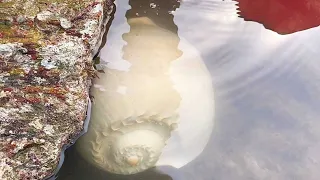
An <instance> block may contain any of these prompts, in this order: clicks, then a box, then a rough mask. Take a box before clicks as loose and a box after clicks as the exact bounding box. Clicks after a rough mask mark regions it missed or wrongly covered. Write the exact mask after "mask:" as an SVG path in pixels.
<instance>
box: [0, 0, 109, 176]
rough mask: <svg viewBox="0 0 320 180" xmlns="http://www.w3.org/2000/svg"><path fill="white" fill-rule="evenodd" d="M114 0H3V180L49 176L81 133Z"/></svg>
mask: <svg viewBox="0 0 320 180" xmlns="http://www.w3.org/2000/svg"><path fill="white" fill-rule="evenodd" d="M113 7H114V5H113V2H112V1H111V0H55V1H53V0H0V179H1V180H11V179H12V180H13V179H14V180H16V179H44V178H48V177H50V176H52V175H53V174H54V172H55V170H56V169H57V168H59V162H60V164H61V163H62V161H63V159H61V158H60V155H61V153H63V151H64V149H65V148H66V146H67V145H69V144H70V143H72V142H73V141H74V140H75V138H77V137H78V136H79V135H80V134H81V133H82V132H83V130H84V120H85V118H86V112H87V108H88V102H89V101H88V100H89V94H88V92H89V91H88V90H89V87H90V84H91V79H92V77H94V75H95V69H94V68H93V64H94V63H93V61H92V59H93V56H94V55H95V54H96V53H97V52H98V49H99V46H100V44H101V42H102V36H103V33H104V32H105V29H106V23H107V22H109V21H110V19H111V16H112V12H113Z"/></svg>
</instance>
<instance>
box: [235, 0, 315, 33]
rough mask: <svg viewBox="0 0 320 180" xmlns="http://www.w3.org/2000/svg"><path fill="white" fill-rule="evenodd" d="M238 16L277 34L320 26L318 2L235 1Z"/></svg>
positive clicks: (282, 0)
mask: <svg viewBox="0 0 320 180" xmlns="http://www.w3.org/2000/svg"><path fill="white" fill-rule="evenodd" d="M235 1H237V2H239V4H238V6H239V10H240V13H239V14H240V16H241V17H242V18H244V19H245V20H247V21H255V22H258V23H261V24H263V25H264V26H265V27H266V28H267V29H271V30H273V31H275V32H277V33H279V34H290V33H294V32H297V31H302V30H306V29H309V28H313V27H316V26H319V25H320V0H235Z"/></svg>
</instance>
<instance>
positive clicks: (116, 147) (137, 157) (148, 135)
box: [91, 116, 178, 174]
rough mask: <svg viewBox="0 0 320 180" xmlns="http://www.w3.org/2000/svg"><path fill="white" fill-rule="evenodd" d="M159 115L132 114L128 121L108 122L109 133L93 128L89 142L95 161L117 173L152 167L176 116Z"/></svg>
mask: <svg viewBox="0 0 320 180" xmlns="http://www.w3.org/2000/svg"><path fill="white" fill-rule="evenodd" d="M152 117H153V118H152ZM155 117H157V118H155ZM159 118H160V117H159V116H150V117H149V118H148V119H147V120H146V116H139V117H137V118H134V117H131V118H127V119H126V120H128V119H130V124H128V122H126V120H123V121H121V123H120V124H119V123H114V124H112V125H110V127H109V128H108V132H103V133H102V132H99V131H96V133H95V135H96V138H95V139H96V141H95V142H91V145H92V151H91V155H92V157H93V160H94V162H95V163H96V164H98V165H99V166H100V168H102V169H105V170H107V171H109V172H112V173H116V174H135V173H138V172H141V171H143V170H146V169H148V168H150V167H152V166H154V165H155V164H156V162H157V161H158V159H159V156H160V155H161V151H162V149H163V147H164V146H165V142H166V141H167V139H168V138H169V137H170V134H171V131H172V130H173V129H174V127H175V122H176V121H177V119H178V117H177V116H172V117H166V118H162V119H159ZM132 119H135V120H134V121H133V120H132ZM133 122H134V123H133ZM101 139H103V141H101Z"/></svg>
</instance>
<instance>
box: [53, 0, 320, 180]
mask: <svg viewBox="0 0 320 180" xmlns="http://www.w3.org/2000/svg"><path fill="white" fill-rule="evenodd" d="M137 1H138V0H137ZM162 2H163V1H162ZM279 2H280V1H279ZM126 3H127V4H128V2H126V1H119V2H118V5H119V6H118V8H117V14H116V17H115V20H114V22H113V24H112V26H113V27H114V29H113V27H111V29H110V32H113V33H116V32H117V31H118V30H117V29H116V28H119V27H120V26H119V25H120V24H123V22H124V21H125V12H126V10H127V9H129V8H130V7H128V6H127V5H126ZM270 7H271V6H269V8H270ZM236 9H237V6H236V5H235V3H234V2H233V1H227V0H226V1H218V0H212V1H209V0H206V1H197V3H194V1H192V0H186V1H185V3H181V5H180V8H179V9H178V10H177V11H176V12H175V13H174V15H175V17H174V22H175V24H176V25H177V26H178V27H179V29H178V34H179V36H180V38H181V37H183V38H185V39H187V40H188V41H189V42H191V44H193V45H194V46H195V47H196V48H197V49H198V50H200V51H201V55H202V57H203V59H204V60H205V63H206V65H207V67H208V69H209V70H210V73H211V76H212V79H213V84H214V88H215V104H216V110H215V111H216V116H215V127H214V130H213V134H212V136H211V139H210V142H209V145H208V146H207V147H206V149H205V151H204V152H203V153H202V154H201V155H200V157H198V158H197V159H196V160H194V161H192V162H191V163H189V164H188V165H186V166H184V167H182V168H180V169H175V168H171V167H168V168H160V170H162V171H161V172H160V170H157V169H152V170H150V171H147V172H144V173H141V174H137V175H133V176H119V175H111V174H108V173H105V172H102V171H100V170H97V169H95V168H93V167H92V166H90V165H89V164H88V163H86V162H85V161H84V160H83V159H81V157H80V156H79V155H78V154H77V152H76V151H75V150H74V148H71V149H69V150H68V151H67V155H66V156H67V157H66V160H65V164H64V166H63V168H62V170H61V173H60V175H59V178H58V179H61V180H64V179H77V180H78V179H80V180H82V179H84V180H86V179H97V180H99V179H110V180H113V179H125V180H129V179H134V180H135V179H139V180H151V179H152V180H158V179H159V180H166V179H173V180H193V179H196V180H215V179H216V180H230V179H237V180H248V179H254V180H261V179H266V180H267V179H272V180H284V179H308V180H318V179H319V178H320V173H319V171H318V170H319V168H320V164H319V161H320V155H319V153H318V152H319V151H320V143H319V141H320V131H319V129H320V121H319V115H320V114H319V113H320V96H319V94H320V84H319V80H320V63H319V60H318V57H319V56H320V51H319V50H318V47H317V46H318V44H319V43H320V33H319V31H320V29H319V28H318V27H317V28H313V29H308V30H304V31H300V32H297V33H294V34H289V35H285V36H283V35H279V34H277V33H275V32H272V31H270V30H267V29H265V28H264V27H263V25H261V24H258V23H255V22H247V21H245V20H244V19H241V18H239V17H238V16H237V14H236ZM141 12H143V11H141ZM155 17H156V16H155ZM122 28H123V29H127V32H129V27H128V26H127V27H122ZM172 31H173V30H172ZM123 45H124V42H119V44H115V45H114V46H116V47H119V48H122V46H123ZM119 56H121V54H119ZM158 169H159V168H158ZM166 174H167V175H166ZM169 175H170V176H169Z"/></svg>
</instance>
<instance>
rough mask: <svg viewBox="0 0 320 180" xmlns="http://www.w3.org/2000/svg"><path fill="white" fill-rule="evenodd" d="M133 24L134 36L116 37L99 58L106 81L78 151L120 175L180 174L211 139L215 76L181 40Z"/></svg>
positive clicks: (145, 23)
mask: <svg viewBox="0 0 320 180" xmlns="http://www.w3.org/2000/svg"><path fill="white" fill-rule="evenodd" d="M128 23H129V24H130V32H129V33H126V32H123V31H122V32H119V31H112V29H111V30H110V31H109V34H108V35H109V37H108V41H107V45H106V47H105V48H106V49H105V51H104V49H102V50H101V55H100V57H101V64H100V66H99V67H100V68H102V69H103V70H104V72H105V73H102V74H99V78H97V79H95V80H94V82H93V86H92V95H93V97H94V103H93V105H92V117H91V121H90V125H89V129H88V132H87V134H86V135H84V137H82V138H81V139H80V141H79V143H78V149H79V150H80V152H81V154H82V155H83V156H84V157H85V159H86V160H88V161H90V162H91V163H93V164H94V165H96V166H98V167H99V168H101V169H104V170H106V171H109V172H113V173H117V174H134V173H137V172H141V171H143V170H146V169H148V168H150V167H153V166H155V165H172V166H175V167H181V166H183V165H185V164H187V163H188V162H190V161H192V160H193V159H194V158H195V157H197V156H198V155H199V154H200V153H201V152H202V151H203V149H204V147H205V145H206V144H207V142H208V140H209V137H210V134H211V131H212V127H213V112H214V107H213V89H212V81H211V78H210V74H209V72H208V71H207V69H206V66H205V65H204V64H203V61H202V59H201V57H200V55H199V53H198V52H197V51H196V50H195V49H194V48H192V46H191V45H190V44H188V43H187V42H186V41H185V40H182V39H181V40H180V38H179V36H178V35H176V34H174V33H172V32H170V31H168V30H165V29H162V28H159V27H157V26H156V25H155V24H154V23H153V22H152V21H151V20H150V19H147V18H134V19H130V20H129V21H128ZM115 26H117V24H115ZM118 26H121V28H114V29H122V30H128V25H127V24H119V25H118ZM121 37H122V38H123V40H124V41H123V40H121ZM108 43H109V44H110V46H108ZM108 47H109V48H110V49H108ZM120 49H122V50H123V51H119V50H120ZM180 49H181V50H183V52H182V51H181V50H180ZM113 50H114V51H113ZM184 50H187V51H188V52H184ZM106 52H113V53H106ZM168 139H169V141H168ZM184 151H185V152H188V153H185V152H184Z"/></svg>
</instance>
